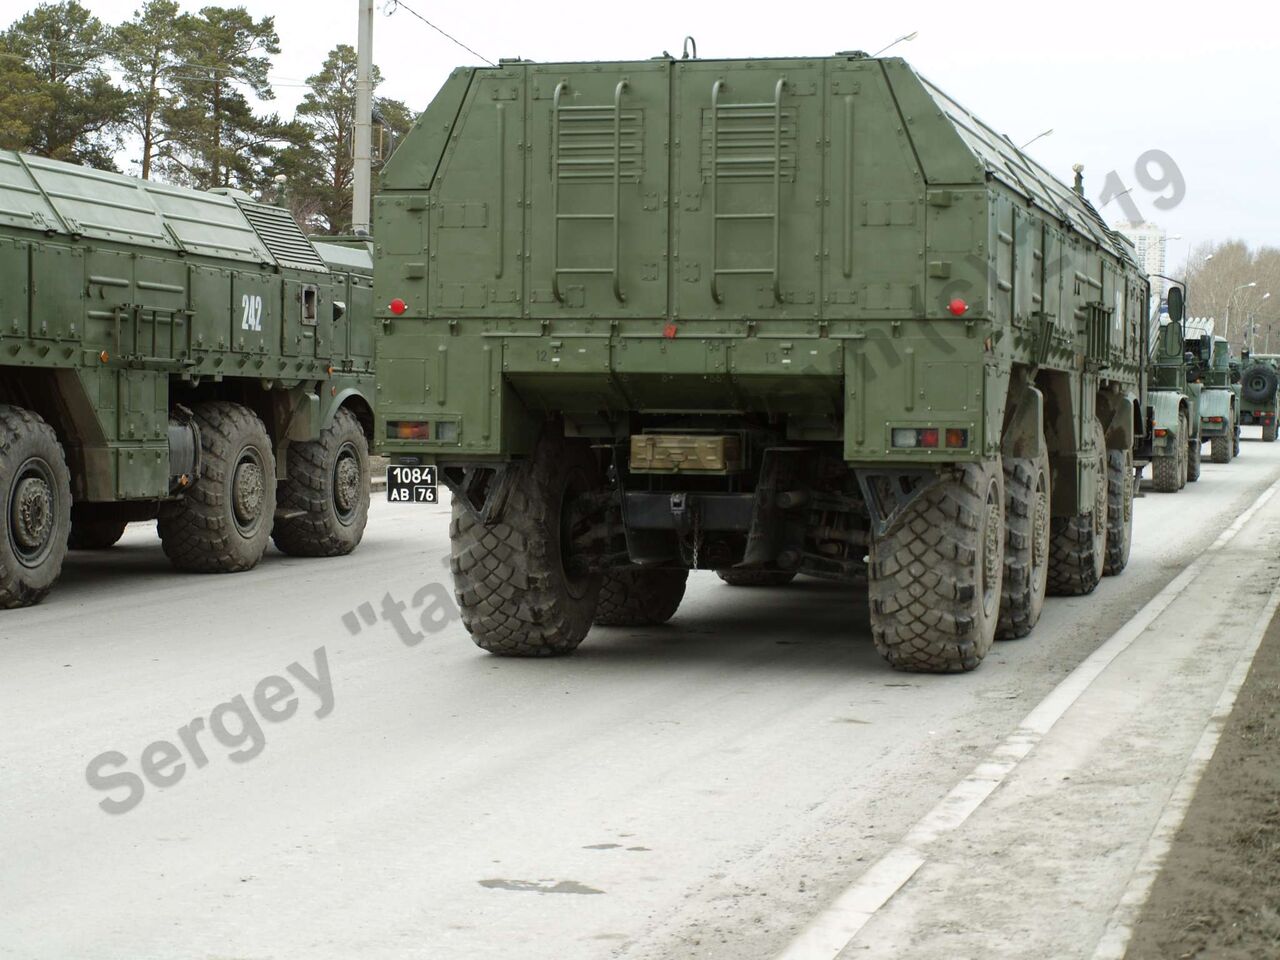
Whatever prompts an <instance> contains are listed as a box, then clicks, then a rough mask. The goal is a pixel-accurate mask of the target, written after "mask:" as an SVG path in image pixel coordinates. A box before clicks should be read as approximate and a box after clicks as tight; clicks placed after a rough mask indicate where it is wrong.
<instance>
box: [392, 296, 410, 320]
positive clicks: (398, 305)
mask: <svg viewBox="0 0 1280 960" xmlns="http://www.w3.org/2000/svg"><path fill="white" fill-rule="evenodd" d="M387 307H388V308H389V309H390V310H391V312H392V313H394V314H395V315H396V316H397V317H398V316H400V315H401V314H402V313H404V312H405V311H406V310H408V309H409V305H408V304H407V303H405V302H404V301H403V300H401V299H400V298H399V297H396V298H395V299H394V300H392V301H391V302H390V303H389V304H387Z"/></svg>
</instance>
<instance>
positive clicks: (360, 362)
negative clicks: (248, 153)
mask: <svg viewBox="0 0 1280 960" xmlns="http://www.w3.org/2000/svg"><path fill="white" fill-rule="evenodd" d="M372 293H373V290H372V262H371V258H370V254H369V252H368V251H367V250H363V251H362V250H359V249H351V248H346V247H341V246H336V245H324V244H312V243H311V242H310V241H309V240H308V239H307V238H306V236H304V235H303V234H302V233H301V231H300V230H299V229H298V227H297V225H296V223H295V222H294V220H293V218H292V217H291V216H290V214H289V213H288V212H287V211H285V210H281V209H278V208H275V207H271V206H266V205H263V204H260V203H255V202H253V201H252V200H251V199H249V198H248V197H247V196H246V195H244V194H240V193H237V192H232V191H227V192H220V193H203V192H198V191H194V190H186V189H182V188H178V187H174V186H167V185H164V184H159V183H153V182H147V181H141V180H135V179H133V178H131V177H125V176H120V175H117V174H111V173H103V172H100V171H97V170H90V169H85V168H81V167H76V166H73V165H70V164H65V163H59V162H57V161H53V160H46V159H42V158H38V157H30V156H25V155H22V154H17V153H11V152H0V507H3V508H4V514H3V519H2V520H0V607H16V606H24V605H28V604H32V603H35V602H37V601H39V600H40V599H42V598H43V597H44V596H45V595H46V594H47V593H48V592H49V590H50V589H51V588H52V586H53V584H54V582H55V580H56V579H57V577H58V574H59V572H60V570H61V567H62V562H63V558H64V556H65V554H66V551H67V549H68V547H69V546H70V547H71V548H105V547H108V546H111V545H112V544H114V543H115V542H116V541H117V540H118V539H119V538H120V536H121V534H122V533H123V531H124V528H125V525H126V524H127V523H129V522H130V521H134V520H142V519H149V518H158V520H159V532H160V538H161V542H162V545H163V547H164V551H165V553H166V554H167V555H168V557H169V559H170V560H171V561H172V562H173V564H174V565H175V566H177V567H179V568H181V569H185V570H199V571H211V572H227V571H239V570H247V569H249V568H251V567H253V566H254V565H255V564H257V562H258V560H259V558H260V557H261V556H262V554H263V551H264V550H265V549H266V546H267V541H268V539H269V538H273V539H274V540H275V543H276V545H277V546H278V547H279V548H280V549H281V550H283V551H284V552H286V553H290V554H294V555H297V556H332V555H336V554H342V553H347V552H349V551H351V550H352V549H354V548H355V546H356V545H357V544H358V543H359V542H360V539H361V536H362V535H363V531H364V526H365V522H366V519H367V516H368V445H369V438H370V436H371V434H372V429H373V406H372V399H373V348H374V344H373V331H372V323H373V320H372V310H371V307H372Z"/></svg>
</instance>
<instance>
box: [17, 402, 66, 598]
mask: <svg viewBox="0 0 1280 960" xmlns="http://www.w3.org/2000/svg"><path fill="white" fill-rule="evenodd" d="M0 510H3V511H4V512H3V513H2V514H0V608H12V607H29V606H31V605H32V604H35V603H39V602H40V601H41V600H43V599H44V598H45V596H46V595H47V594H48V593H49V591H50V590H51V589H52V588H53V585H54V583H55V582H56V581H57V579H58V576H59V574H61V573H62V561H63V559H64V558H65V557H66V555H67V536H68V534H69V533H70V530H71V472H70V471H69V470H68V469H67V460H66V457H65V456H64V455H63V452H62V445H61V444H60V443H58V437H57V434H55V433H54V432H53V428H52V427H50V426H49V425H48V424H47V423H45V422H44V420H43V419H41V418H40V417H38V416H36V415H35V414H34V413H31V412H30V411H28V410H24V409H22V408H21V407H14V406H9V405H7V404H0Z"/></svg>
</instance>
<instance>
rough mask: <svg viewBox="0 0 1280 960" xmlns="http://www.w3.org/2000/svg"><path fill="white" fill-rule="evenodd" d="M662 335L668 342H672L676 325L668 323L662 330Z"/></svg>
mask: <svg viewBox="0 0 1280 960" xmlns="http://www.w3.org/2000/svg"><path fill="white" fill-rule="evenodd" d="M662 335H663V336H664V337H666V338H667V339H668V340H674V339H675V338H676V325H675V324H674V323H668V324H667V325H666V326H665V327H663V328H662Z"/></svg>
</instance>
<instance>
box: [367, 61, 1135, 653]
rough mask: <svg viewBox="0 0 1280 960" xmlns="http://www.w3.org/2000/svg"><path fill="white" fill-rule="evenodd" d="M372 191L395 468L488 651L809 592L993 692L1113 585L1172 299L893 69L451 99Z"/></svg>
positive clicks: (551, 78) (535, 71)
mask: <svg viewBox="0 0 1280 960" xmlns="http://www.w3.org/2000/svg"><path fill="white" fill-rule="evenodd" d="M382 187H383V191H384V192H383V194H382V196H380V197H379V198H378V201H377V213H376V219H375V224H376V225H375V229H374V234H375V236H376V237H377V253H376V255H375V268H374V273H375V290H376V293H377V300H376V302H377V307H376V309H377V311H378V314H379V318H380V319H381V320H382V321H384V324H385V330H384V331H380V332H379V338H378V364H379V392H378V405H377V411H376V413H377V421H376V437H377V443H378V446H379V447H380V448H381V449H382V450H383V451H385V452H386V453H387V454H389V455H390V456H391V457H392V458H393V459H394V462H395V465H396V467H400V468H404V470H407V471H409V472H411V473H412V472H413V471H417V470H419V468H421V467H434V468H435V469H438V471H439V477H438V479H439V480H442V481H443V482H444V483H445V484H447V485H448V486H449V488H450V489H451V490H452V492H453V524H452V528H451V535H452V543H453V559H452V566H453V573H454V581H455V585H456V589H457V596H458V600H459V603H460V606H461V609H462V615H463V621H464V623H465V625H466V626H467V629H468V630H469V631H470V632H471V636H472V639H473V640H474V641H475V642H476V643H477V644H478V645H479V646H481V647H483V648H484V649H486V650H489V651H492V652H494V653H499V654H507V655H515V656H544V655H551V654H563V653H567V652H569V651H571V650H573V649H574V648H575V647H577V645H578V644H579V643H580V642H581V641H582V639H583V638H584V636H585V635H586V633H587V631H588V629H589V628H590V626H591V624H592V622H593V621H595V622H597V623H606V624H643V623H658V622H662V621H664V620H666V619H668V618H670V617H671V616H672V615H673V614H674V613H675V611H676V609H677V607H678V605H679V603H680V600H681V597H682V596H683V594H684V590H685V582H686V578H687V576H688V572H689V571H690V570H698V569H706V570H715V571H718V572H720V573H721V574H722V576H723V578H724V579H726V580H727V581H728V582H729V583H731V584H739V585H752V584H766V585H768V584H782V583H784V582H786V581H788V580H790V579H791V578H792V577H793V576H794V575H795V574H797V573H805V574H811V575H815V576H821V577H828V578H832V579H836V580H844V581H850V582H853V581H858V582H861V581H862V580H863V579H864V578H865V579H866V580H869V589H870V611H871V613H870V616H871V629H872V634H873V637H874V639H875V643H876V645H877V647H878V649H879V650H880V652H881V653H882V654H883V655H884V657H885V658H887V659H888V661H889V662H890V663H891V664H893V665H894V666H895V667H899V668H902V669H908V670H921V671H959V670H969V669H972V668H974V667H976V666H977V665H978V663H979V662H980V661H981V660H982V659H983V657H984V656H986V654H987V652H988V650H989V649H990V647H991V643H992V641H993V639H995V637H996V636H1002V637H1020V636H1023V635H1025V634H1027V633H1028V632H1030V630H1031V629H1032V627H1033V626H1034V625H1035V623H1036V620H1037V618H1038V617H1039V616H1040V610H1041V605H1042V603H1043V600H1044V596H1045V593H1046V589H1047V590H1048V591H1050V592H1055V593H1061V594H1085V593H1089V592H1090V591H1091V590H1093V589H1094V587H1095V585H1096V584H1097V583H1098V581H1099V578H1100V577H1101V576H1102V575H1103V573H1104V572H1109V573H1118V572H1119V571H1120V570H1121V569H1123V567H1124V566H1125V564H1126V562H1127V559H1128V553H1129V545H1130V536H1131V529H1132V526H1131V524H1132V492H1133V468H1132V463H1133V459H1132V449H1133V438H1134V434H1135V431H1136V430H1140V429H1142V424H1143V418H1142V407H1141V402H1140V399H1139V395H1138V386H1139V385H1138V380H1139V371H1140V369H1141V367H1142V366H1143V364H1144V363H1145V360H1146V354H1145V352H1144V349H1143V340H1144V339H1145V330H1146V325H1145V319H1146V309H1145V305H1146V304H1147V301H1148V295H1149V285H1148V283H1147V280H1146V278H1145V276H1144V275H1143V274H1142V272H1141V271H1140V270H1139V268H1138V267H1137V266H1136V264H1135V262H1134V260H1133V258H1132V256H1131V254H1130V248H1128V247H1127V245H1126V244H1124V243H1123V242H1122V241H1120V240H1119V239H1118V237H1117V236H1116V235H1115V234H1113V233H1112V231H1110V230H1109V229H1108V228H1107V226H1106V225H1105V224H1104V223H1103V222H1102V220H1101V219H1100V218H1099V216H1098V214H1097V213H1096V211H1095V210H1094V209H1093V208H1092V207H1091V206H1090V204H1089V203H1088V201H1087V200H1085V198H1084V195H1083V185H1082V180H1081V179H1080V176H1079V174H1078V173H1077V178H1076V187H1075V189H1073V188H1072V187H1069V186H1065V185H1064V184H1062V183H1061V182H1059V181H1058V180H1056V179H1055V178H1054V177H1053V176H1052V175H1051V174H1050V173H1049V172H1048V171H1047V170H1045V169H1044V168H1043V167H1041V166H1039V165H1038V164H1037V163H1036V162H1035V161H1034V160H1032V159H1031V158H1030V157H1028V156H1027V155H1025V154H1024V153H1022V152H1021V151H1020V150H1019V149H1018V148H1017V146H1015V145H1014V144H1013V143H1011V142H1010V141H1009V140H1008V139H1007V138H1005V137H1003V136H1001V135H999V134H998V133H996V132H995V131H994V130H993V129H992V128H991V127H989V126H987V125H986V124H984V123H983V122H982V121H981V120H979V119H978V118H977V117H975V116H974V115H973V114H972V113H970V112H969V111H968V110H966V109H965V108H964V107H962V106H960V105H959V104H957V103H956V102H955V101H954V100H952V99H951V98H950V97H948V96H947V95H946V94H944V93H943V92H942V91H941V90H939V89H938V88H937V87H935V86H933V85H932V84H930V83H928V82H927V81H925V80H924V79H922V78H921V77H920V76H919V75H918V74H917V73H915V72H914V71H913V70H912V69H911V68H910V67H909V66H908V65H907V64H906V63H904V62H903V61H901V60H898V59H873V58H870V57H867V56H866V55H864V54H849V55H839V56H835V57H826V58H807V59H776V60H718V61H710V60H706V61H704V60H680V61H673V60H668V59H657V60H649V61H639V62H625V63H579V64H573V63H558V64H534V63H528V62H516V61H511V62H503V63H502V64H500V65H499V66H497V67H494V68H490V69H483V68H482V69H462V70H457V71H455V72H454V73H453V74H452V75H451V76H450V78H449V80H448V81H447V82H446V84H445V86H444V88H443V89H442V90H441V92H440V93H439V94H438V95H437V97H436V98H435V100H434V101H433V102H432V104H431V105H430V106H429V107H428V109H427V111H426V113H424V114H423V115H422V117H421V118H420V119H419V120H418V122H417V124H416V126H415V127H414V129H413V132H412V133H410V134H409V136H408V137H407V138H406V139H405V140H404V141H403V142H402V143H401V145H400V147H399V149H398V150H397V152H396V154H395V155H394V156H393V157H392V158H391V160H390V161H389V162H388V163H387V165H386V167H385V169H384V171H383V176H382ZM393 469H395V467H393ZM400 475H401V476H403V475H404V472H403V471H402V473H401V474H400ZM421 479H422V482H423V483H424V484H427V483H429V481H430V479H434V478H432V477H431V476H430V471H429V470H426V471H421ZM414 499H421V500H429V499H430V496H422V497H415V498H414Z"/></svg>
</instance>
